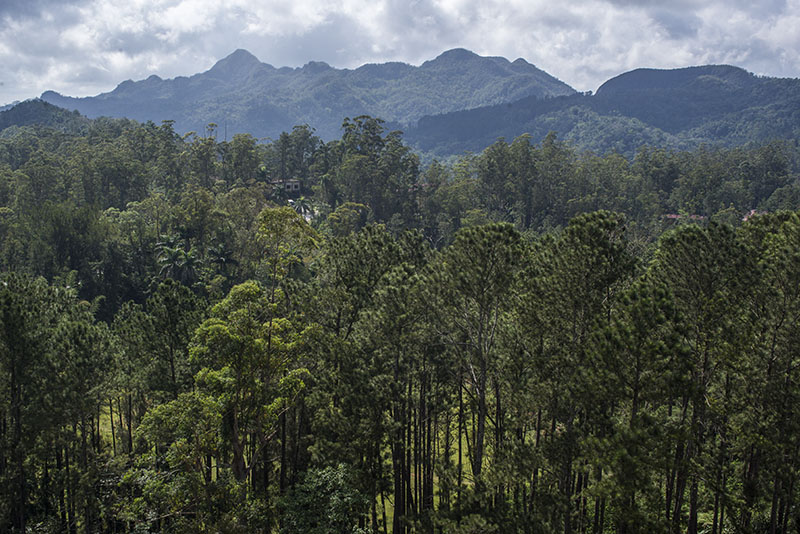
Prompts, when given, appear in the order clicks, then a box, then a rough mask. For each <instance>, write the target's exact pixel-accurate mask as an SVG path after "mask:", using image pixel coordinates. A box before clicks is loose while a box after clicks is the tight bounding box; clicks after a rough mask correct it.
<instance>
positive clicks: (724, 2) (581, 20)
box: [0, 0, 800, 104]
mask: <svg viewBox="0 0 800 534" xmlns="http://www.w3.org/2000/svg"><path fill="white" fill-rule="evenodd" d="M119 1H122V0H119ZM304 1H319V0H295V3H296V4H298V5H302V2H304ZM376 1H379V2H380V6H381V10H380V11H378V12H377V13H378V14H377V15H375V18H373V19H372V20H371V22H369V23H368V22H364V21H363V20H361V19H360V18H359V17H351V16H348V15H346V14H345V13H334V14H330V15H328V16H327V18H326V19H325V20H324V21H322V22H319V23H317V24H316V25H312V26H310V27H308V26H304V25H299V24H298V25H297V27H296V28H295V29H289V30H286V31H283V32H282V35H274V34H272V35H264V34H256V33H248V32H247V31H246V25H247V24H248V21H250V20H253V19H252V16H251V13H250V12H249V8H248V6H246V5H240V6H239V7H237V8H230V9H224V10H222V11H221V12H220V13H219V14H218V16H216V17H215V18H214V19H213V20H208V21H206V22H207V24H203V25H198V29H197V30H193V29H188V30H187V31H184V32H182V33H175V34H172V35H170V36H169V38H167V36H165V35H163V33H162V34H157V33H156V31H161V32H163V30H164V28H158V29H156V28H153V27H148V26H147V24H146V23H145V21H142V22H143V24H142V25H141V27H139V26H138V25H136V24H133V25H130V24H115V21H113V20H111V21H92V20H81V19H80V17H81V16H82V14H83V13H84V12H99V11H98V10H96V9H94V7H95V6H96V5H97V4H98V3H99V2H100V0H70V1H66V2H64V1H60V0H0V43H2V44H3V45H5V47H6V48H8V49H9V50H8V51H7V52H6V53H2V49H3V47H2V46H0V62H2V64H3V66H4V69H3V71H4V72H3V73H2V82H4V84H5V85H1V86H0V104H3V103H4V102H7V101H10V100H15V99H19V98H26V97H31V96H36V95H38V94H39V93H41V92H42V91H43V90H45V89H55V90H59V91H64V92H67V93H68V94H72V95H74V96H83V95H87V94H96V93H98V92H101V91H107V90H110V89H113V87H114V86H115V85H116V84H118V83H119V82H121V81H122V80H125V79H128V78H131V79H143V78H146V77H147V76H149V75H150V74H158V75H159V76H161V77H163V78H167V77H174V76H177V75H191V74H193V73H195V72H200V71H202V70H206V69H208V68H209V67H211V65H213V63H214V62H215V61H216V60H218V59H220V58H222V57H224V56H226V55H228V54H229V53H230V52H232V51H233V50H234V49H236V48H246V49H248V50H250V51H251V52H252V53H253V54H255V55H256V56H257V57H258V58H259V59H261V60H262V61H265V62H267V63H270V64H272V65H274V66H276V67H280V66H292V67H295V66H301V65H303V64H305V63H307V62H309V61H312V60H315V61H325V62H327V63H329V64H331V65H333V66H336V67H356V66H358V65H360V64H362V63H366V62H383V61H390V60H391V61H405V62H408V63H414V64H419V63H421V62H422V61H424V60H427V59H432V58H433V57H435V56H437V55H439V54H440V53H441V52H443V51H444V50H447V49H450V48H455V47H464V48H469V49H471V50H473V51H475V52H478V53H481V54H486V55H503V56H506V57H507V58H508V59H510V60H513V59H515V58H517V57H522V58H524V59H526V60H528V61H530V62H531V63H534V64H536V65H537V66H538V67H540V68H543V69H545V70H547V71H548V72H550V73H551V74H553V75H555V76H558V77H559V78H561V79H562V80H564V81H565V82H567V83H569V84H570V85H573V86H575V87H576V88H577V89H594V88H596V87H597V86H598V85H599V84H600V83H602V82H603V81H605V80H606V79H607V78H609V77H611V76H614V75H617V74H619V73H621V72H624V71H625V70H629V69H630V68H635V67H640V66H656V67H677V66H684V65H686V64H688V63H694V64H697V63H702V62H717V63H719V62H727V63H737V64H740V66H743V67H745V68H748V69H750V70H754V71H756V72H760V73H764V74H780V75H794V76H797V75H798V73H800V53H798V51H797V50H794V49H791V50H790V48H792V46H791V45H790V44H785V43H791V42H792V41H791V39H789V38H786V35H788V34H787V31H790V30H786V29H784V39H783V42H784V44H783V47H784V48H781V47H780V46H779V45H778V44H777V43H778V40H777V39H776V38H775V37H774V33H772V32H770V28H771V25H773V24H774V21H775V20H776V18H777V17H781V16H786V14H793V15H794V16H800V12H799V11H798V9H797V7H790V4H788V3H787V2H786V0H764V1H763V2H755V3H754V2H752V0H673V1H672V2H670V3H664V2H663V0H599V1H598V0H593V1H591V2H589V1H585V0H575V1H574V2H570V3H552V2H547V1H545V0H531V1H530V2H529V3H528V4H523V5H517V6H515V5H513V4H509V3H507V2H503V1H501V0H485V1H483V2H456V5H458V6H459V7H458V8H457V9H459V11H458V12H455V9H456V8H449V7H446V3H441V2H436V1H434V0H415V1H414V0H412V1H410V2H409V1H407V0H376ZM283 6H285V4H283ZM78 8H88V9H78ZM132 12H134V13H135V10H134V11H132ZM144 12H145V11H143V13H144ZM709 12H710V13H714V14H719V13H722V14H727V13H731V14H734V15H737V16H738V19H737V20H740V21H744V22H738V24H739V26H737V27H728V26H727V25H726V22H725V21H718V20H717V19H716V18H714V17H710V16H709V15H708V13H709ZM45 14H47V15H49V16H47V17H46V16H45ZM278 15H279V13H277V12H276V16H278ZM284 16H285V14H284ZM714 16H716V15H714ZM11 21H13V22H14V23H13V24H9V22H11ZM606 21H608V22H607V24H606ZM366 24H370V26H366ZM79 25H80V26H81V29H80V31H81V32H83V31H84V30H86V31H88V32H89V33H88V34H87V35H88V37H89V40H88V42H86V43H76V42H74V41H70V40H65V39H63V38H62V37H63V36H64V35H65V32H67V31H69V30H73V31H74V29H75V28H77V27H78V26H79ZM82 26H86V28H83V27H82ZM117 26H119V29H115V28H116V27H117ZM199 28H202V29H199ZM756 35H760V36H761V37H762V38H761V39H759V38H757V37H755V36H756ZM31 36H35V38H31ZM120 54H121V55H122V56H123V57H122V58H121V57H119V56H120ZM112 59H113V61H112Z"/></svg>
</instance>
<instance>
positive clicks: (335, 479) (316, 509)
mask: <svg viewBox="0 0 800 534" xmlns="http://www.w3.org/2000/svg"><path fill="white" fill-rule="evenodd" d="M280 508H281V512H282V518H283V520H282V524H281V529H280V531H281V533H282V534H306V533H308V534H366V533H367V532H369V531H368V530H367V529H366V528H362V527H359V524H360V523H363V521H364V519H366V515H367V510H368V509H369V499H368V498H367V496H366V495H364V494H362V493H360V492H359V491H358V489H356V487H355V486H354V480H353V474H352V472H351V470H350V469H348V468H347V466H345V465H342V464H339V465H338V466H336V467H326V468H324V469H310V470H309V471H307V472H306V474H305V475H304V476H303V479H302V481H301V482H300V483H299V484H297V486H295V487H294V488H292V489H291V490H290V491H289V493H288V494H287V495H286V496H285V497H283V499H282V500H281V504H280Z"/></svg>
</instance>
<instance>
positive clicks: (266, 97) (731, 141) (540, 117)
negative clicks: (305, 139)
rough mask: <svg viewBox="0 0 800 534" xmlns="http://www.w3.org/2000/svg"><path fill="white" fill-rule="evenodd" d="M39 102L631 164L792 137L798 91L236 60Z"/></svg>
mask: <svg viewBox="0 0 800 534" xmlns="http://www.w3.org/2000/svg"><path fill="white" fill-rule="evenodd" d="M41 99H42V100H44V101H45V102H49V103H51V104H53V105H55V106H59V107H62V108H65V109H67V110H77V111H79V112H80V113H82V114H83V115H85V116H87V117H90V118H94V117H99V116H111V117H127V118H131V119H136V120H139V121H146V120H153V121H154V122H156V123H158V122H160V121H162V120H166V119H169V120H174V121H175V128H176V130H177V131H179V132H187V131H197V132H204V131H205V127H206V125H207V124H208V123H212V122H213V123H216V124H217V125H218V126H219V130H218V135H219V136H220V137H222V136H223V135H224V136H226V137H227V138H230V137H232V136H233V134H235V133H250V134H252V135H254V136H255V137H259V138H263V137H270V138H273V139H274V138H277V136H278V135H280V133H281V132H283V131H290V130H291V129H292V127H293V126H295V125H299V124H308V125H309V126H311V127H312V128H314V129H315V130H316V133H317V135H319V136H321V137H322V138H323V139H325V140H330V139H334V138H338V137H339V136H340V135H341V130H340V127H341V124H342V121H343V119H344V118H345V117H355V116H357V115H362V114H368V115H372V116H376V117H380V118H383V119H384V120H386V121H387V122H388V124H387V127H389V128H400V129H402V130H404V131H405V139H406V141H407V142H409V143H410V144H411V145H413V146H414V147H415V148H416V149H418V150H420V151H421V152H425V153H428V154H430V155H433V156H437V157H446V156H449V155H453V154H461V153H463V152H464V151H473V152H478V151H480V150H482V149H483V148H485V147H486V146H488V145H489V144H491V143H493V142H494V141H495V140H496V139H497V138H498V137H505V138H506V139H508V140H511V139H513V138H515V137H517V136H519V135H521V134H524V133H529V134H530V135H531V136H532V138H533V140H534V141H535V142H536V141H539V140H540V139H542V138H543V137H544V136H545V135H547V133H548V132H550V131H555V132H557V133H558V135H559V137H560V138H562V139H566V140H568V141H570V142H572V143H573V144H575V145H576V146H577V147H578V148H580V149H586V150H593V151H596V152H600V153H604V152H607V151H610V150H614V151H617V152H620V153H622V154H625V155H628V156H631V155H633V154H634V153H635V151H636V150H637V149H638V147H640V146H642V145H644V144H647V145H651V146H660V147H665V148H676V149H689V148H692V147H696V146H698V145H699V144H702V143H710V144H717V145H724V146H735V145H741V144H746V143H751V142H754V143H761V142H766V141H770V140H773V139H792V140H797V139H798V138H800V80H798V79H789V78H783V79H782V78H766V77H758V76H755V75H753V74H751V73H749V72H747V71H745V70H743V69H740V68H737V67H732V66H726V65H710V66H700V67H687V68H682V69H674V70H655V69H636V70H633V71H631V72H627V73H624V74H621V75H619V76H617V77H615V78H612V79H611V80H608V81H607V82H605V83H604V84H603V85H602V86H601V87H600V88H599V89H598V90H597V93H596V94H594V95H592V94H590V93H578V92H576V91H575V90H574V89H572V88H571V87H569V86H568V85H567V84H566V83H564V82H561V81H559V80H557V79H555V78H554V77H552V76H550V75H549V74H547V73H546V72H543V71H541V70H540V69H537V68H536V67H535V66H533V65H531V64H530V63H528V62H526V61H525V60H523V59H517V60H515V61H513V62H510V61H508V60H507V59H505V58H500V57H481V56H478V55H476V54H474V53H472V52H469V51H467V50H463V49H455V50H450V51H447V52H445V53H443V54H441V55H440V56H438V57H437V58H436V59H433V60H430V61H427V62H425V63H423V64H422V65H420V66H419V67H415V66H412V65H407V64H404V63H384V64H368V65H364V66H362V67H359V68H357V69H353V70H349V69H335V68H333V67H331V66H329V65H327V64H325V63H318V62H310V63H307V64H306V65H305V66H303V67H301V68H294V69H293V68H289V67H283V68H275V67H272V66H270V65H267V64H265V63H262V62H260V61H259V60H258V59H257V58H256V57H255V56H253V55H252V54H250V53H249V52H247V51H245V50H237V51H236V52H234V53H233V54H231V55H229V56H228V57H226V58H225V59H223V60H220V61H219V62H218V63H217V64H216V65H214V67H212V68H211V69H210V70H208V71H206V72H203V73H200V74H196V75H194V76H191V77H178V78H175V79H170V80H162V79H161V78H159V77H157V76H151V77H149V78H147V79H146V80H142V81H138V82H133V81H126V82H123V83H121V84H120V85H119V86H118V87H117V88H116V89H114V90H113V91H111V92H109V93H104V94H101V95H98V96H95V97H86V98H72V97H66V96H62V95H59V94H57V93H54V92H52V91H48V92H45V93H44V94H43V95H42V97H41ZM13 111H14V110H10V111H7V112H4V113H0V127H3V126H8V125H21V124H25V123H31V120H33V119H31V118H30V117H31V116H34V115H36V116H39V115H46V114H47V113H48V112H47V111H46V110H43V109H38V110H37V111H36V112H31V113H30V116H28V114H27V113H21V112H15V113H12V114H11V115H9V113H11V112H13ZM26 117H27V119H26ZM71 117H72V115H64V114H63V113H62V114H57V116H54V118H53V119H52V122H54V123H56V125H58V126H59V127H64V125H65V124H69V123H70V121H71V120H72V118H71ZM26 120H27V122H26ZM36 120H39V121H40V122H42V121H43V122H47V121H46V120H45V119H41V118H40V119H36ZM76 124H77V125H78V126H81V125H82V123H80V122H78V123H76Z"/></svg>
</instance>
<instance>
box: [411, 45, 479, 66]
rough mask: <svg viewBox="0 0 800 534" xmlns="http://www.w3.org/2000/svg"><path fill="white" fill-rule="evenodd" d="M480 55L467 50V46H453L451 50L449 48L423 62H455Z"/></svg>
mask: <svg viewBox="0 0 800 534" xmlns="http://www.w3.org/2000/svg"><path fill="white" fill-rule="evenodd" d="M479 57H480V56H479V55H478V54H476V53H475V52H472V51H471V50H467V49H466V48H453V49H451V50H447V51H445V52H442V53H441V54H439V55H438V56H436V58H435V59H432V60H430V61H426V62H425V63H423V65H425V64H431V63H442V62H453V61H468V60H470V59H475V58H479Z"/></svg>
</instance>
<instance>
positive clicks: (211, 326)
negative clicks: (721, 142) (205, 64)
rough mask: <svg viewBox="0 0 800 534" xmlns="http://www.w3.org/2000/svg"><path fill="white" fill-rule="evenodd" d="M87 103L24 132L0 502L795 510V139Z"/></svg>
mask: <svg viewBox="0 0 800 534" xmlns="http://www.w3.org/2000/svg"><path fill="white" fill-rule="evenodd" d="M26 109H27V110H28V111H29V112H30V113H31V114H33V115H35V114H37V113H39V111H41V110H45V111H48V112H52V111H53V110H51V109H50V108H48V107H46V106H44V105H43V104H41V103H31V104H30V105H29V106H27V107H26V108H22V111H24V110H26ZM59 113H60V112H58V113H56V115H55V116H56V117H58V116H59ZM55 122H56V123H59V120H58V119H55ZM79 122H82V121H79ZM82 128H83V127H77V123H76V127H75V128H74V129H73V128H63V129H58V128H53V127H48V126H37V127H32V126H15V127H13V129H12V130H5V131H4V132H3V135H1V136H0V243H1V244H2V247H0V267H2V270H3V271H4V272H3V274H2V275H1V276H0V386H1V388H2V389H0V391H1V392H2V393H0V530H2V531H10V532H15V531H16V532H22V531H26V529H27V530H28V531H30V530H33V531H36V532H75V533H77V532H81V533H89V532H109V533H111V532H187V533H188V532H198V531H214V532H281V533H283V534H290V533H298V534H299V533H307V532H337V533H338V532H347V533H352V534H356V533H364V532H393V533H395V534H400V533H404V532H425V533H430V532H436V531H438V530H441V531H443V532H448V533H451V532H455V533H459V532H462V533H467V532H482V533H483V532H503V533H511V532H519V533H526V534H533V533H537V534H538V533H550V532H553V533H555V532H560V533H564V534H578V533H586V532H590V531H591V532H593V533H601V532H615V533H619V534H623V533H633V532H664V533H667V532H668V533H675V534H677V533H679V532H692V533H698V532H712V533H714V534H721V533H722V532H730V531H741V532H767V531H772V532H781V533H788V532H792V531H794V530H796V529H797V528H798V525H799V524H798V520H797V517H798V514H797V510H798V508H797V501H798V499H797V497H798V495H797V493H798V484H797V479H798V475H800V457H798V455H797V451H798V450H800V447H799V445H800V442H798V438H800V432H797V428H798V424H799V423H800V419H798V413H797V411H796V409H795V408H794V407H795V406H797V400H798V396H799V395H800V389H798V386H797V384H799V383H800V380H798V378H799V377H798V376H797V373H798V369H800V366H798V365H797V358H796V350H795V348H796V346H797V340H798V334H799V333H800V332H798V330H797V324H796V323H797V321H796V320H795V319H796V318H797V317H798V313H800V300H798V292H797V288H798V287H800V271H798V262H797V257H796V256H797V250H799V249H800V242H798V239H799V236H800V215H799V214H798V212H797V211H796V210H797V209H798V208H800V184H798V167H797V161H798V158H797V156H798V153H797V148H796V146H794V145H792V144H789V143H778V142H775V143H770V144H765V145H763V146H754V147H747V148H733V149H728V148H715V149H712V148H707V147H701V148H698V149H696V150H692V151H682V152H679V151H672V150H666V149H662V148H646V147H645V148H642V149H640V150H639V151H638V152H637V154H636V156H635V157H634V158H633V159H632V160H627V159H625V158H623V157H622V156H620V155H619V154H613V153H612V154H607V155H603V156H600V155H596V154H592V153H585V152H578V151H577V150H576V149H575V148H574V147H573V146H572V145H570V144H567V143H565V142H563V141H560V140H558V138H557V137H556V136H555V135H552V134H551V135H548V136H546V137H545V138H544V140H543V141H542V142H541V143H538V142H535V141H534V140H532V139H531V138H530V137H526V136H522V137H519V138H516V139H514V141H513V142H511V143H507V142H506V141H504V140H500V141H497V142H494V143H493V144H492V145H491V146H489V147H488V148H486V149H485V150H484V151H482V152H481V153H479V154H476V155H472V156H466V157H463V158H460V159H458V160H457V161H454V162H453V163H452V164H449V165H444V164H440V163H434V164H432V165H430V166H429V167H427V168H425V169H423V168H421V166H420V165H419V159H418V157H417V156H416V155H415V154H414V153H413V151H412V150H411V149H410V147H409V146H408V145H406V144H405V142H404V141H403V138H402V136H401V135H400V134H399V133H398V132H389V131H387V130H385V129H384V127H383V125H382V123H381V122H380V121H378V120H377V119H373V118H371V117H366V116H360V117H356V118H354V119H348V120H346V121H345V122H344V125H343V128H342V131H343V133H342V135H341V137H340V138H339V139H335V140H332V141H328V142H323V140H322V139H320V138H319V137H317V136H315V135H314V132H313V131H312V130H310V129H309V128H308V127H296V128H294V129H292V131H291V132H285V133H282V134H281V135H280V136H278V137H277V138H276V139H275V140H274V141H272V142H269V143H262V142H258V141H257V140H256V139H255V138H253V137H252V136H250V135H246V134H240V135H236V136H233V138H232V139H231V140H230V141H228V140H222V141H220V139H219V137H218V132H217V131H216V130H215V129H214V128H213V127H209V128H208V129H206V130H204V131H203V133H202V134H200V135H197V134H195V135H190V136H181V135H179V134H178V133H177V132H176V130H175V127H174V125H173V123H171V122H164V123H162V124H160V125H156V124H154V123H152V122H148V123H144V124H140V123H137V122H135V121H131V120H119V119H98V120H88V121H86V126H85V128H86V129H85V130H84V129H82ZM287 184H288V185H290V186H291V185H293V184H297V185H298V186H299V191H296V192H295V191H292V187H289V188H287V187H286V186H287ZM752 210H757V211H762V212H763V211H769V212H770V213H766V214H765V213H761V214H759V213H753V212H752ZM779 210H792V211H779ZM745 216H748V219H749V220H748V221H747V222H743V220H742V219H743V218H745Z"/></svg>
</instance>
